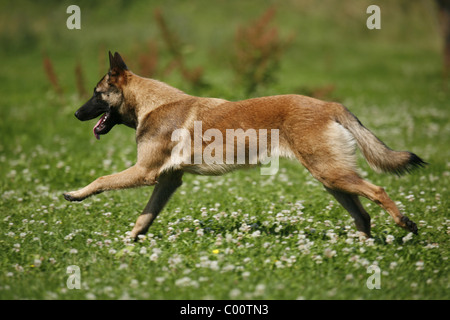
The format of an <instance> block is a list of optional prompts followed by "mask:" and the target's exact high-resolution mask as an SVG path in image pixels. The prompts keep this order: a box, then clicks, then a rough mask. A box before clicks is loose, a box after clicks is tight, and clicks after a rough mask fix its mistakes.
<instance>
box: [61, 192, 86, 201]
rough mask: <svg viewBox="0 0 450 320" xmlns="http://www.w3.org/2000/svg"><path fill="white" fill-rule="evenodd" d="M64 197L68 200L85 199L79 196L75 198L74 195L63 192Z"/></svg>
mask: <svg viewBox="0 0 450 320" xmlns="http://www.w3.org/2000/svg"><path fill="white" fill-rule="evenodd" d="M63 196H64V199H66V200H67V201H72V202H73V201H82V200H83V199H79V198H75V197H74V196H71V195H70V194H68V193H63Z"/></svg>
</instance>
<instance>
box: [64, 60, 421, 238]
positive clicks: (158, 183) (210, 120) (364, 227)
mask: <svg viewBox="0 0 450 320" xmlns="http://www.w3.org/2000/svg"><path fill="white" fill-rule="evenodd" d="M109 61H110V69H109V72H108V73H107V74H106V75H105V76H104V77H103V78H102V79H101V80H100V82H99V83H98V84H97V86H96V87H95V89H94V94H93V96H92V98H90V99H89V101H88V102H86V103H85V104H84V105H83V106H82V107H81V108H80V109H78V110H77V111H76V113H75V116H76V117H77V118H78V119H79V120H81V121H86V120H91V119H94V118H97V117H99V116H101V117H100V119H99V120H98V122H97V124H96V125H95V126H94V129H93V131H94V135H95V137H96V138H97V139H99V138H100V136H101V135H104V134H107V133H108V132H109V131H110V130H111V129H112V128H113V127H114V126H115V125H117V124H124V125H126V126H128V127H131V128H133V129H135V130H136V143H137V162H136V164H135V165H133V166H132V167H130V168H128V169H126V170H124V171H122V172H120V173H116V174H112V175H108V176H104V177H100V178H98V179H96V180H95V181H93V182H92V183H91V184H89V185H87V186H86V187H84V188H82V189H79V190H77V191H72V192H67V193H65V194H64V197H65V199H66V200H69V201H82V200H84V199H86V198H87V197H89V196H92V195H94V194H99V193H101V192H104V191H108V190H117V189H125V188H133V187H139V186H151V185H154V186H155V187H154V190H153V193H152V195H151V197H150V200H149V202H148V203H147V205H146V207H145V209H144V211H143V212H142V214H141V215H140V216H139V217H138V219H137V221H136V224H135V225H134V228H133V229H132V231H131V234H130V235H131V237H132V238H135V239H136V238H137V237H138V235H141V234H145V233H146V232H147V230H148V228H149V227H150V225H151V224H152V222H153V221H154V220H155V218H156V217H157V215H158V214H159V213H160V212H161V210H162V209H163V207H164V205H165V204H166V203H167V201H168V200H169V198H170V196H171V195H172V194H173V193H174V192H175V190H176V189H177V188H178V187H179V186H180V185H181V184H182V176H183V174H184V173H185V172H190V173H194V174H202V175H220V174H223V173H226V172H229V171H231V170H234V169H238V168H241V167H246V166H249V165H254V164H257V163H260V162H263V161H264V159H263V157H262V155H261V154H262V153H264V152H261V150H259V151H260V153H259V154H256V158H253V159H252V157H251V156H250V155H249V154H250V153H251V152H250V151H251V150H252V146H251V143H250V142H251V141H250V140H251V139H247V140H249V141H247V140H246V139H245V134H246V133H248V132H249V131H250V130H254V131H253V132H257V133H256V138H257V140H258V143H259V144H261V141H262V139H263V138H264V139H266V150H265V151H268V150H270V154H271V155H272V156H273V155H274V154H275V153H276V154H277V155H280V156H288V157H293V158H295V159H297V160H298V161H299V162H300V163H302V164H303V165H304V166H305V167H306V168H307V169H308V171H309V172H310V173H311V174H312V176H313V177H315V178H316V179H317V180H318V181H320V182H321V183H322V184H323V185H324V187H325V189H326V190H327V191H328V192H329V193H331V194H332V195H333V196H334V197H335V198H336V200H337V201H338V202H339V203H340V204H341V205H342V206H343V207H344V208H345V209H346V210H347V211H348V212H349V213H350V215H351V216H352V217H353V219H354V221H355V224H356V229H357V230H358V231H360V232H361V233H362V234H363V235H365V236H366V237H370V236H371V233H370V227H371V226H370V216H369V214H368V213H367V212H366V210H365V209H364V208H363V206H362V204H361V202H360V200H359V197H360V196H362V197H365V198H367V199H369V200H371V201H373V202H375V203H376V204H378V205H379V206H380V207H381V208H382V209H384V210H385V211H387V212H388V213H389V214H390V216H391V217H392V218H393V219H394V221H395V223H396V224H397V225H398V226H400V227H402V228H404V229H406V230H407V231H410V232H413V233H415V234H417V226H416V224H415V223H414V222H413V221H411V220H410V219H408V217H406V216H405V215H403V214H402V213H401V212H400V210H399V209H398V208H397V206H396V205H395V203H394V201H392V200H391V199H390V198H389V196H388V195H387V193H386V192H385V190H384V189H383V188H381V187H379V186H376V185H374V184H372V183H370V182H368V181H365V180H363V179H362V178H361V177H360V176H359V175H358V173H357V168H356V160H355V159H356V156H355V149H356V146H357V147H358V148H359V149H360V150H361V152H362V154H363V156H364V157H365V159H366V160H367V162H368V163H369V165H370V166H371V167H372V168H373V169H374V170H376V171H379V172H387V173H396V174H399V175H400V174H403V173H406V172H409V171H411V170H412V169H414V168H416V167H422V166H424V165H425V164H426V163H425V162H424V161H423V160H422V159H420V158H419V157H418V156H417V155H415V154H414V153H411V152H408V151H394V150H391V149H390V148H388V147H387V146H386V145H385V144H384V143H383V142H382V141H381V140H379V139H378V138H377V137H376V136H375V135H374V134H373V133H372V132H371V131H369V130H368V129H367V128H365V127H364V126H363V125H362V124H361V122H360V121H359V120H358V119H357V118H356V117H355V116H354V115H353V114H352V113H351V112H350V111H349V110H347V108H345V107H344V106H343V105H341V104H339V103H334V102H325V101H321V100H317V99H313V98H310V97H305V96H301V95H278V96H270V97H263V98H254V99H248V100H243V101H237V102H230V101H227V100H223V99H216V98H202V97H195V96H191V95H188V94H186V93H184V92H182V91H180V90H178V89H176V88H173V87H171V86H169V85H167V84H165V83H162V82H160V81H157V80H153V79H147V78H142V77H140V76H138V75H136V74H134V73H133V72H131V71H130V70H128V68H127V66H126V64H125V62H124V61H123V59H122V57H121V56H120V55H119V54H118V53H117V52H116V53H115V54H114V56H113V55H112V54H111V52H109ZM196 123H201V133H205V132H207V131H208V130H214V132H215V133H216V134H219V133H221V134H222V135H223V136H225V135H226V133H227V130H230V129H233V130H235V132H238V130H240V131H239V132H240V136H239V135H236V136H235V137H234V138H233V139H232V140H233V141H231V143H234V142H235V141H237V140H239V138H242V136H243V135H244V139H240V141H241V142H240V143H238V145H234V147H231V148H230V141H227V142H220V140H217V139H216V140H215V141H214V143H215V146H216V147H218V146H221V143H222V144H223V148H216V149H215V151H214V152H211V143H213V142H211V143H208V140H211V136H210V137H209V139H208V138H206V137H205V136H203V138H201V139H200V145H199V143H198V141H199V140H198V139H197V140H196V135H195V134H194V131H195V130H194V127H195V124H196ZM177 130H178V131H179V130H184V132H185V133H187V134H184V135H180V136H179V139H174V132H175V131H177ZM256 130H259V131H256ZM274 133H276V135H275V134H274ZM263 136H264V137H263ZM275 136H276V138H277V139H276V141H275V140H274V139H273V138H274V137H275ZM267 138H269V142H267ZM270 138H272V139H270ZM180 140H181V141H182V142H180ZM196 141H197V142H196ZM275 143H276V148H273V146H274V145H275ZM180 144H181V148H180ZM196 144H197V145H196ZM239 144H240V146H241V147H244V149H245V151H246V154H245V157H244V159H245V161H241V162H239V159H238V158H237V155H236V154H237V152H234V151H236V150H238V148H239V147H240V146H239ZM193 145H194V148H192V146H193ZM195 145H196V146H195ZM177 148H178V149H180V150H182V151H183V155H182V156H180V155H179V153H180V152H178V153H177V152H174V150H175V149H177ZM208 148H209V152H210V154H211V155H212V153H214V157H215V158H214V159H225V158H226V159H227V161H225V162H224V161H216V162H213V163H211V162H207V161H204V159H203V161H196V159H202V157H201V155H200V157H198V156H199V154H201V153H203V152H206V151H208V150H207V149H208ZM220 149H222V151H221V152H223V154H220V153H219V152H218V151H217V150H220ZM178 151H179V150H178ZM229 152H233V153H232V156H231V157H230V154H229ZM225 153H227V154H225ZM265 154H266V155H269V152H266V153H265ZM217 157H219V158H217ZM241 160H242V159H241Z"/></svg>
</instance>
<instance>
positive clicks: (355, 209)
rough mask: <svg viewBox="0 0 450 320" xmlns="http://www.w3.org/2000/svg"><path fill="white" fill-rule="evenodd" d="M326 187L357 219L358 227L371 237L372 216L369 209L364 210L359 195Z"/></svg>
mask: <svg viewBox="0 0 450 320" xmlns="http://www.w3.org/2000/svg"><path fill="white" fill-rule="evenodd" d="M325 189H326V190H327V191H328V192H329V193H330V194H331V195H333V196H334V197H335V198H336V200H337V201H338V202H339V203H340V204H341V205H342V206H343V207H344V209H345V210H347V211H348V212H349V213H350V215H351V216H352V217H353V219H354V220H355V224H356V229H357V230H358V231H360V232H361V233H362V234H363V235H364V236H366V237H367V238H370V237H371V235H370V216H369V214H368V213H367V211H366V210H364V207H363V206H362V204H361V202H360V201H359V198H358V196H356V195H352V194H348V193H344V192H341V191H337V190H333V189H330V188H327V187H325Z"/></svg>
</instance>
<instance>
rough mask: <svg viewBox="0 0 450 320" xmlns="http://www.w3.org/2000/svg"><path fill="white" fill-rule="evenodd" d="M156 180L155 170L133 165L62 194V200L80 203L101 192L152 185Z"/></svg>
mask: <svg viewBox="0 0 450 320" xmlns="http://www.w3.org/2000/svg"><path fill="white" fill-rule="evenodd" d="M156 178H157V171H156V170H150V169H148V168H145V167H142V166H139V165H135V166H133V167H131V168H128V169H126V170H124V171H122V172H120V173H116V174H112V175H109V176H104V177H100V178H98V179H96V180H95V181H94V182H92V183H90V184H89V185H87V186H86V187H84V188H82V189H80V190H77V191H72V192H67V193H64V198H65V199H66V200H68V201H82V200H84V199H86V198H87V197H89V196H92V195H94V194H98V193H101V192H103V191H108V190H118V189H125V188H134V187H140V186H150V185H154V184H156V182H157V181H156Z"/></svg>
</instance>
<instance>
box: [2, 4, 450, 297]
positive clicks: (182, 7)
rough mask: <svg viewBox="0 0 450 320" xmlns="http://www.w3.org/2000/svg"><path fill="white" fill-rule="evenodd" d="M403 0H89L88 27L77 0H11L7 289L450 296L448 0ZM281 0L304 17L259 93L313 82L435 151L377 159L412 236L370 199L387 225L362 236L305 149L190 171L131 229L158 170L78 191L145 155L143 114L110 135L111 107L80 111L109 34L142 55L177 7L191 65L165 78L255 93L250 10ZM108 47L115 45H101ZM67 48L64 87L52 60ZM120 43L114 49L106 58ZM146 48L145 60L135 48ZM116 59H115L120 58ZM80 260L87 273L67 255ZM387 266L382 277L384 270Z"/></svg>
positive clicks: (400, 139)
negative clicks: (95, 191) (105, 116)
mask: <svg viewBox="0 0 450 320" xmlns="http://www.w3.org/2000/svg"><path fill="white" fill-rule="evenodd" d="M373 3H378V4H379V6H380V7H381V17H382V28H381V30H368V29H367V28H366V19H367V17H368V15H367V14H366V8H367V7H368V6H369V5H370V4H373ZM406 3H409V2H407V1H399V2H397V3H396V4H393V3H392V2H390V1H331V0H328V1H320V2H316V1H283V2H282V3H281V2H276V1H256V0H255V1H217V2H216V4H214V5H212V4H211V1H180V2H175V1H152V4H148V2H146V1H142V2H134V3H133V4H132V5H129V4H127V2H125V1H111V2H108V5H107V7H103V6H101V5H94V4H91V2H90V1H82V2H80V4H79V6H80V8H81V17H82V20H81V25H82V28H81V30H68V29H67V28H66V19H67V17H68V16H69V15H68V14H67V13H66V8H67V6H68V5H70V4H71V3H69V2H66V1H63V2H59V1H58V2H57V1H54V3H52V2H47V3H46V4H45V5H38V4H36V3H34V2H33V3H31V2H30V3H29V2H23V3H22V4H20V3H19V2H11V3H7V2H3V3H2V4H1V5H0V9H1V10H0V16H1V19H0V43H1V47H2V50H1V51H0V61H1V62H2V68H1V72H0V90H1V99H0V110H1V111H0V112H1V117H0V136H1V143H0V245H1V248H2V249H1V250H0V299H449V298H450V294H449V292H450V291H449V268H448V264H449V263H448V260H447V259H448V254H449V230H450V229H449V228H450V216H449V210H448V207H449V202H448V199H449V190H448V189H449V176H450V160H449V159H450V158H449V156H450V151H449V150H450V149H449V146H450V139H449V137H450V122H449V114H450V109H449V98H450V94H449V91H448V88H446V86H445V84H444V82H443V79H442V71H441V60H442V59H441V55H440V54H441V42H440V37H439V29H438V25H437V13H436V12H435V10H434V9H435V8H434V6H433V5H432V3H430V4H428V2H426V1H423V2H413V3H412V4H410V5H406ZM271 5H274V6H275V7H276V9H277V12H276V17H275V18H274V21H273V25H276V26H277V27H278V28H279V32H280V34H281V35H282V36H285V37H287V36H289V35H291V34H293V35H294V38H293V41H292V43H291V44H290V45H289V47H288V48H287V49H286V51H285V52H284V54H283V57H282V60H281V63H280V65H279V69H278V70H277V72H276V73H275V78H276V81H274V82H273V83H272V84H270V85H267V86H262V87H260V88H259V89H258V90H257V91H256V92H254V93H253V94H252V96H262V95H273V94H284V93H300V94H305V93H308V92H313V91H314V90H315V89H316V88H322V87H332V88H333V89H332V90H331V92H329V93H328V95H327V97H326V99H333V100H337V101H339V102H341V103H343V104H344V105H345V106H347V107H348V108H349V109H350V110H351V111H352V112H353V113H354V114H356V115H357V116H358V118H359V119H360V120H361V122H362V123H363V124H364V125H365V126H367V127H368V128H370V129H371V130H372V131H373V132H374V133H375V134H376V135H377V136H378V137H379V138H381V139H382V140H383V141H384V142H385V143H386V144H387V145H388V146H390V147H391V148H393V149H396V150H410V151H413V152H414V153H417V154H418V155H420V156H421V157H422V158H423V159H424V160H425V161H427V162H429V166H428V167H427V168H425V169H421V170H418V171H415V172H414V173H413V174H411V175H407V176H403V177H396V176H390V175H379V174H375V173H374V172H373V171H372V170H371V169H370V168H369V167H368V165H367V164H366V162H365V161H364V160H363V159H362V158H361V157H359V164H360V167H361V172H362V174H363V175H364V176H365V177H366V178H367V179H368V180H370V181H372V182H373V183H375V184H377V185H381V186H383V187H384V188H385V189H386V191H387V192H388V194H389V195H390V196H391V198H392V199H394V200H395V201H396V202H397V203H398V205H399V207H400V208H401V209H402V211H403V212H405V213H406V214H407V215H408V216H409V217H410V218H411V219H412V220H414V221H415V222H416V223H417V224H418V226H419V235H418V236H411V235H408V233H407V232H406V231H404V230H403V229H400V228H398V227H396V226H395V224H394V222H393V221H392V219H391V218H390V216H389V215H388V214H387V213H385V212H383V211H382V210H381V209H380V208H379V207H377V206H376V205H375V204H373V203H369V202H368V201H364V204H365V206H366V208H367V210H368V212H369V213H370V214H371V217H372V226H373V228H372V230H373V239H370V240H369V241H365V242H364V241H361V240H360V239H359V238H358V236H357V234H356V229H355V227H354V223H353V221H352V219H351V217H350V216H349V215H348V213H347V212H346V211H344V209H343V208H341V207H340V206H339V205H338V204H337V203H336V202H335V201H333V200H334V199H333V198H332V197H331V196H330V195H329V194H327V193H326V192H325V191H324V189H323V187H322V186H321V185H319V183H318V182H316V181H315V180H314V179H313V178H312V177H311V176H310V174H309V173H308V172H307V171H306V170H305V169H304V168H303V167H302V166H301V165H300V164H298V163H295V162H293V161H290V160H282V161H281V162H280V171H279V172H278V174H276V175H274V176H262V175H260V171H259V170H258V169H252V170H247V171H239V172H234V173H231V174H227V175H224V176H221V177H203V176H193V175H185V177H184V184H183V186H182V187H181V188H180V189H179V191H178V192H177V193H176V194H175V195H174V196H173V198H172V199H171V201H170V202H169V204H168V205H167V207H166V208H165V209H164V211H163V212H162V213H161V215H160V216H159V217H158V218H157V220H156V221H155V223H154V224H153V226H152V227H151V229H150V231H149V233H148V234H147V236H146V237H145V238H143V239H141V240H139V241H138V242H136V243H134V242H130V241H129V240H128V239H127V237H126V236H127V232H128V231H130V230H131V228H132V225H133V223H134V222H135V220H136V218H137V216H138V215H139V213H140V212H141V210H142V209H143V208H144V206H145V204H146V202H147V201H148V198H149V196H150V193H151V188H141V189H133V190H123V191H117V192H110V193H104V194H101V195H98V196H94V197H91V198H89V199H87V200H85V201H84V202H82V203H69V202H67V201H65V200H64V198H63V196H62V193H63V192H65V191H71V190H76V189H78V188H80V187H82V186H84V185H86V184H88V183H89V182H91V181H92V180H94V179H95V178H97V177H99V176H101V175H105V174H110V173H113V172H118V171H121V170H123V169H125V168H127V167H128V166H130V165H131V164H133V163H134V161H135V158H136V148H135V141H134V132H133V131H132V130H131V129H129V128H125V127H123V126H117V127H115V128H114V129H113V130H112V131H111V132H110V133H109V134H108V135H105V136H102V138H101V140H100V141H97V140H95V138H94V136H93V134H92V126H93V125H94V123H93V121H90V122H83V123H82V122H79V121H78V120H77V119H76V118H75V117H74V116H73V113H74V112H75V111H76V109H77V108H78V107H79V106H81V105H82V103H83V102H84V99H82V98H80V97H79V95H78V94H77V89H76V81H75V76H74V69H75V66H76V64H77V63H78V62H79V63H80V65H81V66H82V68H83V72H84V84H85V86H86V88H87V89H88V91H89V92H90V90H92V88H93V87H94V86H95V84H96V83H97V81H98V80H99V79H100V77H101V75H100V72H101V71H102V72H104V73H106V72H107V64H106V61H107V51H108V50H111V51H113V52H114V51H118V52H120V53H121V54H123V55H124V56H125V57H126V58H127V57H128V58H129V60H126V61H127V63H128V64H129V67H130V68H131V69H132V70H133V69H134V68H135V67H136V66H137V63H136V62H135V61H133V59H132V58H133V57H134V56H135V55H136V54H137V52H139V51H140V50H144V48H145V50H148V46H147V44H148V41H149V40H150V39H154V41H156V42H157V43H158V44H160V48H161V49H160V63H161V64H164V63H167V61H168V55H167V50H164V44H163V42H162V40H161V35H160V33H159V31H158V28H157V26H156V24H155V21H154V18H153V12H154V9H155V8H156V7H160V8H161V10H162V12H163V13H164V16H165V17H166V18H167V21H168V23H169V24H170V26H171V28H172V30H173V31H174V32H175V33H176V34H178V35H179V37H180V39H182V46H183V47H182V52H183V54H184V57H185V61H186V63H187V64H188V66H189V67H191V66H192V67H195V66H201V67H202V68H203V70H204V71H203V72H204V74H203V75H204V79H205V81H206V82H207V83H208V86H205V87H202V88H194V89H193V88H191V86H190V85H189V84H187V83H186V82H185V81H184V79H183V77H182V76H180V73H179V72H176V71H174V72H172V73H170V74H168V75H166V76H164V77H162V78H160V79H161V80H164V81H166V82H168V83H169V84H171V85H173V86H176V87H179V88H180V89H182V90H185V91H186V92H188V93H193V94H196V95H201V96H214V97H222V98H226V99H230V100H239V99H243V98H248V97H250V96H246V94H245V92H244V91H243V90H242V88H241V87H240V86H239V84H238V83H237V82H236V81H235V79H234V74H233V71H232V68H231V67H230V64H231V63H232V58H231V56H232V52H233V39H234V34H235V31H236V28H237V27H238V26H240V25H243V24H246V23H248V21H251V20H254V19H256V18H257V17H259V16H260V15H261V14H262V13H263V12H264V11H265V10H266V9H267V8H268V7H270V6H271ZM102 48H103V49H104V56H103V57H104V58H103V60H102V58H101V57H99V52H101V50H102ZM44 54H45V55H47V56H48V57H49V58H50V59H51V61H52V63H53V66H54V70H55V73H56V74H57V76H58V81H59V83H60V85H61V87H62V90H63V94H62V95H58V94H56V93H55V90H54V87H52V85H51V84H50V82H49V81H48V79H47V77H46V74H45V72H44V67H43V63H42V61H43V55H44ZM102 61H103V63H102ZM128 61H129V62H128ZM102 64H103V65H102ZM71 265H75V266H78V267H79V270H80V276H81V289H70V288H68V286H67V281H68V279H69V277H70V274H68V273H67V268H68V267H69V266H71ZM372 265H376V266H378V268H379V270H380V272H381V273H380V274H379V276H380V277H379V280H380V285H381V287H380V289H372V290H371V289H369V288H368V287H367V285H366V283H367V280H368V278H369V277H370V276H371V275H372V274H371V273H368V267H369V266H372Z"/></svg>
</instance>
